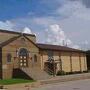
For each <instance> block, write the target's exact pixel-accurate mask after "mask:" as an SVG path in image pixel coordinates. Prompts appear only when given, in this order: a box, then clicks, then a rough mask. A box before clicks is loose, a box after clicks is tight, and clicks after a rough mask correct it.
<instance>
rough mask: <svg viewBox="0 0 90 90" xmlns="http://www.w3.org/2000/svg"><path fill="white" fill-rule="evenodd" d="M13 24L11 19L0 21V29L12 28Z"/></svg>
mask: <svg viewBox="0 0 90 90" xmlns="http://www.w3.org/2000/svg"><path fill="white" fill-rule="evenodd" d="M13 27H14V24H13V23H12V22H11V21H8V20H7V21H5V22H3V21H0V29H4V30H13Z"/></svg>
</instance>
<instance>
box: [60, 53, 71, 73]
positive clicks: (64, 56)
mask: <svg viewBox="0 0 90 90" xmlns="http://www.w3.org/2000/svg"><path fill="white" fill-rule="evenodd" d="M61 61H62V70H63V71H65V72H70V70H71V69H70V53H68V52H61Z"/></svg>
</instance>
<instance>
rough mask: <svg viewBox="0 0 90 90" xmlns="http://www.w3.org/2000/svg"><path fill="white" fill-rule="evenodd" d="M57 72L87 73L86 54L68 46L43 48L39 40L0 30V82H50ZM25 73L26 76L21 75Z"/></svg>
mask: <svg viewBox="0 0 90 90" xmlns="http://www.w3.org/2000/svg"><path fill="white" fill-rule="evenodd" d="M58 71H64V72H79V71H80V72H83V71H87V62H86V54H85V52H84V51H82V50H77V49H73V48H69V47H66V46H59V45H49V44H41V43H37V42H36V36H35V35H33V34H25V33H20V32H14V31H7V30H0V78H1V79H11V78H13V77H14V76H19V77H20V76H21V77H22V76H23V75H26V76H28V77H30V78H32V79H35V80H41V79H48V78H51V77H52V75H50V74H53V75H56V74H57V72H58ZM21 73H24V74H21Z"/></svg>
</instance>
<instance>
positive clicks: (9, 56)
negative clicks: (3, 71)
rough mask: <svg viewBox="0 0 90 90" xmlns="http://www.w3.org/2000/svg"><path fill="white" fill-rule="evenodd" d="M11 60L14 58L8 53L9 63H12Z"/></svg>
mask: <svg viewBox="0 0 90 90" xmlns="http://www.w3.org/2000/svg"><path fill="white" fill-rule="evenodd" d="M11 58H12V56H11V54H10V53H8V54H7V62H11Z"/></svg>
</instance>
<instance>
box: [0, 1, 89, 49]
mask: <svg viewBox="0 0 90 90" xmlns="http://www.w3.org/2000/svg"><path fill="white" fill-rule="evenodd" d="M0 28H1V29H7V30H14V31H23V29H26V30H27V31H28V30H31V31H32V32H33V33H35V34H36V35H37V42H42V43H50V44H60V45H62V43H63V41H64V42H65V44H68V46H70V47H75V48H83V49H86V48H87V49H89V48H90V47H89V46H90V40H89V36H90V35H89V33H90V30H89V28H90V0H0Z"/></svg>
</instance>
